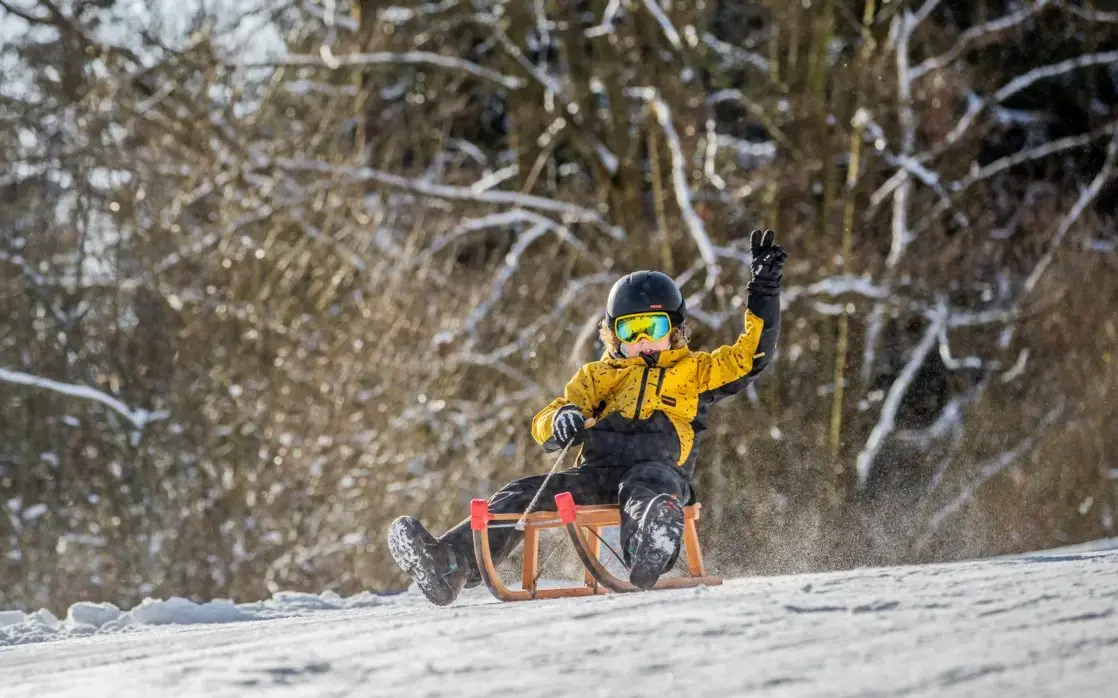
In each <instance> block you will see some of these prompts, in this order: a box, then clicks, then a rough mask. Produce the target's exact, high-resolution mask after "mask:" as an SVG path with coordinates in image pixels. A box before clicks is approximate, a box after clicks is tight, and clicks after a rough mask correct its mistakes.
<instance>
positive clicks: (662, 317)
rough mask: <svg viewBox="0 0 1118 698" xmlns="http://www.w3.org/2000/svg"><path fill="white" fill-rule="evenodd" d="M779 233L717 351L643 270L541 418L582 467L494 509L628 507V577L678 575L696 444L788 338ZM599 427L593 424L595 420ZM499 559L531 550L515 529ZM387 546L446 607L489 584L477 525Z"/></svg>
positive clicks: (403, 525)
mask: <svg viewBox="0 0 1118 698" xmlns="http://www.w3.org/2000/svg"><path fill="white" fill-rule="evenodd" d="M774 237H775V234H774V233H773V231H772V230H766V231H765V232H764V233H762V232H761V231H757V230H755V231H753V234H752V236H751V238H750V247H751V250H752V252H753V264H752V272H753V278H752V280H751V281H750V283H749V288H748V290H749V300H748V303H747V310H746V313H745V328H744V330H743V331H742V334H741V336H740V337H738V339H737V341H736V342H735V343H734V344H732V345H729V346H723V347H719V348H718V349H716V350H714V351H713V352H710V353H707V352H696V351H691V349H689V348H688V346H687V341H688V329H687V324H686V306H685V304H684V301H683V296H682V295H681V294H680V291H679V289H678V288H677V287H676V285H675V283H674V282H673V281H672V280H671V278H670V277H668V276H666V275H664V274H661V273H660V272H655V271H638V272H634V273H632V274H629V275H628V276H626V277H624V278H622V279H621V280H620V281H618V282H617V283H616V284H614V286H613V289H611V290H610V294H609V299H608V301H607V303H606V319H605V320H603V322H602V326H601V337H602V340H603V342H604V343H605V345H606V347H607V348H608V349H607V352H606V356H604V357H603V358H602V359H601V360H599V361H594V362H591V363H589V364H586V365H585V366H583V367H582V368H581V369H579V371H578V373H577V374H576V375H575V377H574V378H572V379H571V381H570V382H569V383H568V384H567V387H566V389H565V390H564V392H563V397H560V398H556V399H555V400H554V401H553V402H552V403H551V404H550V405H548V406H547V407H545V408H544V409H543V410H542V411H540V413H539V414H537V415H536V417H535V419H534V420H533V421H532V436H534V437H535V439H536V441H537V442H539V443H540V444H542V445H543V447H544V448H545V449H546V450H548V451H557V450H560V449H561V448H563V447H564V446H566V445H567V444H570V443H571V442H572V441H576V440H577V441H580V442H581V443H582V453H581V456H580V459H579V463H578V466H577V467H575V468H572V469H570V470H564V471H560V472H557V473H555V474H554V475H552V476H551V477H550V479H547V478H546V477H545V476H543V475H535V476H531V477H525V478H521V479H519V480H515V481H513V482H511V483H509V484H508V485H505V487H504V488H502V489H501V490H500V491H499V492H497V493H496V494H494V495H493V496H492V498H490V500H489V510H490V511H492V512H494V513H512V512H522V511H524V509H525V508H526V507H527V506H528V504H529V503H530V502H531V501H532V499H533V498H534V497H535V496H536V493H537V491H538V490H539V489H540V487H541V486H544V483H545V481H546V488H545V491H544V492H541V493H540V496H539V498H538V501H537V505H536V509H538V510H554V507H555V503H554V496H555V495H556V494H557V493H560V492H570V493H571V494H572V495H573V496H574V500H575V502H576V503H578V504H584V505H585V504H618V505H619V506H620V509H621V546H622V554H623V557H624V558H625V563H626V564H627V565H628V566H629V580H630V581H631V582H632V583H633V584H634V585H636V586H638V587H640V588H642V589H649V588H651V587H652V586H653V585H654V584H656V581H657V579H659V577H660V575H661V574H662V573H663V572H665V571H666V570H667V569H669V568H670V567H671V565H672V564H673V563H674V561H675V558H676V555H677V554H678V552H679V542H680V539H681V537H682V534H683V506H684V505H686V504H687V503H688V502H690V501H691V500H692V499H693V493H692V489H691V475H692V472H693V471H694V467H695V456H696V452H695V443H696V438H697V436H698V434H699V433H701V432H702V431H703V430H704V429H706V419H707V412H708V410H709V408H710V406H711V405H712V404H713V403H715V402H717V401H718V400H721V399H722V398H725V397H729V396H730V395H734V394H736V393H739V392H741V391H742V390H743V389H745V387H746V386H747V385H749V383H751V382H752V381H753V380H754V379H755V378H756V377H757V374H759V373H760V372H761V371H763V370H764V369H765V366H767V365H768V364H769V361H770V360H771V358H772V353H773V350H774V349H775V348H776V342H777V339H778V337H779V335H780V278H781V274H782V270H783V267H784V262H785V259H786V258H787V256H788V255H787V253H786V252H785V251H784V249H783V248H781V247H780V246H779V245H775V244H774V243H773V239H774ZM590 419H594V420H595V421H594V423H593V427H592V428H589V429H588V428H587V427H586V424H587V420H590ZM489 539H490V546H491V549H492V552H493V559H494V562H496V563H499V562H500V561H502V560H504V559H505V558H506V557H507V556H508V555H509V553H511V552H512V550H513V549H514V548H515V547H516V545H517V544H518V543H519V542H520V539H521V534H519V533H518V532H517V531H516V530H515V529H512V528H500V529H493V530H491V531H490V534H489ZM388 547H389V551H390V552H391V553H392V557H393V558H394V559H395V560H396V564H398V565H399V566H400V568H401V569H403V570H404V571H405V572H406V573H408V574H409V575H410V576H411V577H412V579H413V580H414V581H415V583H416V585H417V586H418V587H419V588H420V589H421V590H422V591H423V593H424V594H425V595H426V596H427V598H428V599H429V600H430V601H431V602H432V603H435V604H438V605H440V606H443V605H446V604H449V603H451V602H452V601H454V599H455V598H456V597H457V596H458V592H459V591H461V590H462V588H463V587H464V586H474V585H476V584H478V583H480V582H481V576H480V574H479V573H478V571H477V569H476V561H475V558H474V552H473V535H472V531H471V530H470V522H469V520H468V519H467V520H466V521H463V522H462V523H460V524H459V525H458V526H456V527H454V528H452V529H451V530H450V531H448V532H447V533H445V534H444V535H443V536H442V537H440V538H437V539H436V538H435V537H433V536H432V535H431V534H430V533H428V532H427V530H426V529H425V528H423V526H422V525H421V524H420V523H419V521H417V520H416V519H414V518H412V517H410V516H402V517H400V518H398V519H396V521H394V522H393V523H392V526H391V528H390V530H389V534H388Z"/></svg>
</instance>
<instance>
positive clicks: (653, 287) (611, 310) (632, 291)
mask: <svg viewBox="0 0 1118 698" xmlns="http://www.w3.org/2000/svg"><path fill="white" fill-rule="evenodd" d="M657 310H662V311H664V312H665V313H667V314H668V317H669V318H671V321H672V325H674V326H678V325H680V324H682V323H683V320H684V319H685V318H686V317H687V304H686V303H684V301H683V294H682V293H680V292H679V287H678V286H676V285H675V282H674V281H672V277H670V276H668V275H667V274H662V273H660V272H658V271H635V272H633V273H632V274H629V275H627V276H623V277H621V278H620V279H619V280H618V281H617V283H615V284H614V285H613V288H611V289H610V290H609V300H607V301H606V315H607V316H609V320H610V322H611V323H612V322H613V321H614V320H616V319H617V318H619V317H621V316H622V315H632V314H633V313H647V312H655V311H657Z"/></svg>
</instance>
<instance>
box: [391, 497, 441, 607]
mask: <svg viewBox="0 0 1118 698" xmlns="http://www.w3.org/2000/svg"><path fill="white" fill-rule="evenodd" d="M426 538H430V541H427V540H425V539H426ZM435 542H436V541H435V539H434V538H432V537H431V534H429V533H427V531H426V530H425V529H424V528H423V527H422V525H420V523H419V522H418V521H416V520H415V519H413V518H412V517H410V516H401V517H400V518H398V519H396V520H395V521H394V522H392V525H391V526H390V527H389V529H388V552H389V553H390V554H391V555H392V559H393V560H395V561H396V564H397V565H398V566H399V567H400V569H401V570H403V571H404V573H405V574H407V575H408V576H409V577H411V578H412V581H413V582H415V585H416V586H417V587H419V590H420V591H422V592H423V595H424V596H426V597H427V600H428V601H430V602H431V603H433V604H435V605H436V606H446V605H447V604H449V603H451V602H452V601H454V598H455V596H456V594H455V593H454V590H453V589H452V588H451V587H450V585H449V584H447V582H446V581H445V580H444V579H443V577H442V575H440V574H439V573H438V571H437V570H436V569H435V561H434V560H433V559H432V558H431V556H430V554H428V552H427V547H428V546H429V545H433V544H434V543H435Z"/></svg>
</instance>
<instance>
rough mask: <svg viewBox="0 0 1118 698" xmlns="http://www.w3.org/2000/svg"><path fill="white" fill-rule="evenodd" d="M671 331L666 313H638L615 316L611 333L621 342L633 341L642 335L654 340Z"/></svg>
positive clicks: (670, 324)
mask: <svg viewBox="0 0 1118 698" xmlns="http://www.w3.org/2000/svg"><path fill="white" fill-rule="evenodd" d="M671 331H672V321H671V319H670V318H669V317H668V314H667V313H640V314H639V315H626V316H624V317H619V318H617V320H616V321H614V324H613V333H614V334H616V335H617V338H618V339H620V340H621V341H622V342H623V343H625V344H628V343H629V342H635V341H637V340H638V339H640V338H641V337H642V336H644V337H647V338H648V339H649V340H650V341H653V342H656V341H659V340H661V339H663V338H664V337H667V336H668V333H669V332H671Z"/></svg>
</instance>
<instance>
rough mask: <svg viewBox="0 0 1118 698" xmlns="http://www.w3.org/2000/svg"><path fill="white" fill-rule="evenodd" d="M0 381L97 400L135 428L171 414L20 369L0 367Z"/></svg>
mask: <svg viewBox="0 0 1118 698" xmlns="http://www.w3.org/2000/svg"><path fill="white" fill-rule="evenodd" d="M0 381H4V382H7V383H15V384H16V385H26V386H29V387H32V388H42V389H43V390H50V391H53V392H56V393H61V394H63V395H68V396H70V397H76V398H81V399H83V400H92V401H94V402H99V403H101V404H102V405H105V406H106V407H108V408H109V409H111V410H113V411H114V412H116V413H118V414H119V415H121V416H122V417H124V418H125V419H127V420H128V421H129V422H131V423H132V425H133V426H135V427H136V428H137V429H143V428H144V427H145V426H147V425H148V424H151V423H152V422H158V421H160V420H163V419H167V418H168V417H169V416H171V415H170V413H169V412H167V411H165V410H157V411H154V412H153V411H150V410H145V409H141V408H132V407H129V406H128V405H125V404H124V403H123V402H121V401H120V400H117V399H116V398H114V397H112V396H111V395H108V394H106V393H103V392H101V391H100V390H96V389H94V388H90V387H89V386H85V385H75V384H71V383H60V382H58V381H54V380H51V379H49V378H42V377H40V376H34V375H31V374H29V373H23V372H21V371H12V370H9V369H6V368H0Z"/></svg>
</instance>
